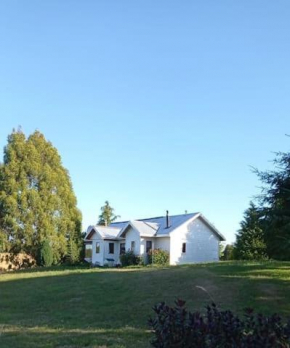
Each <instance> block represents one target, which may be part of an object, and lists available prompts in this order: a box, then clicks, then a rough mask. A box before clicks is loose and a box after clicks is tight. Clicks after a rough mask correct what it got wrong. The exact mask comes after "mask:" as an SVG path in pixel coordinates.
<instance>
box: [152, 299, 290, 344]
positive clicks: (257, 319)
mask: <svg viewBox="0 0 290 348" xmlns="http://www.w3.org/2000/svg"><path fill="white" fill-rule="evenodd" d="M153 310H154V312H155V314H156V317H155V318H154V319H152V318H150V319H149V325H150V328H151V329H153V330H154V336H155V337H154V339H153V341H152V346H153V347H156V348H187V347H188V348H193V347H197V348H199V347H203V348H216V347H223V348H232V347H236V348H266V347H269V348H286V347H289V346H290V320H289V321H288V323H286V324H284V323H283V322H282V319H281V318H280V317H279V316H278V315H277V314H273V315H272V316H269V317H266V316H264V315H261V314H258V315H254V312H253V310H251V309H247V310H246V311H245V315H244V318H243V319H240V318H239V317H238V316H236V315H234V314H233V313H232V312H231V311H220V310H219V309H218V308H217V307H216V305H215V304H214V303H213V304H212V305H210V306H207V310H206V313H205V315H202V314H201V313H200V312H193V313H191V312H189V311H187V310H186V308H185V302H184V301H182V300H177V301H176V302H175V307H174V308H172V307H169V306H167V305H166V304H165V303H164V302H162V303H160V304H158V305H156V306H155V307H154V308H153Z"/></svg>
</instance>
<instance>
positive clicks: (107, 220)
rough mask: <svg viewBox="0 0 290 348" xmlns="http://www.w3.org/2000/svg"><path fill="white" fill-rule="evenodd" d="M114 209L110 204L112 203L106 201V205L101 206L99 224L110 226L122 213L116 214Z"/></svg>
mask: <svg viewBox="0 0 290 348" xmlns="http://www.w3.org/2000/svg"><path fill="white" fill-rule="evenodd" d="M114 210H115V209H114V208H112V207H111V206H110V203H109V202H108V201H105V205H104V206H102V207H101V214H100V215H99V221H98V225H104V226H109V225H110V224H111V223H112V222H114V221H115V220H116V219H118V218H119V217H120V215H115V213H114Z"/></svg>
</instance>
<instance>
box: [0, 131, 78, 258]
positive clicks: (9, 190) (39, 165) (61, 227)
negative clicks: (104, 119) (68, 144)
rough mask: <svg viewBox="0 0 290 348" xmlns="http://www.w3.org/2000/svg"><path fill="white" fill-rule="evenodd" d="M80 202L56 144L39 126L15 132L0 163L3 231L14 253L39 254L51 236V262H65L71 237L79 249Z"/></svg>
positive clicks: (0, 205) (0, 200)
mask: <svg viewBox="0 0 290 348" xmlns="http://www.w3.org/2000/svg"><path fill="white" fill-rule="evenodd" d="M76 205H77V201H76V197H75V195H74V193H73V189H72V184H71V180H70V177H69V174H68V171H67V170H66V169H65V168H64V167H63V165H62V163H61V158H60V156H59V154H58V152H57V150H56V149H55V148H54V147H53V146H52V144H51V143H50V142H49V141H47V140H46V139H45V138H44V136H43V135H42V134H41V133H40V132H38V131H35V132H34V133H33V134H31V135H30V136H29V137H28V138H26V137H25V135H24V133H23V132H22V131H21V130H18V131H13V132H12V134H10V135H9V136H8V143H7V145H6V147H5V149H4V163H3V165H2V166H1V167H0V231H1V232H0V233H1V234H4V235H5V236H6V240H7V241H9V244H10V245H9V247H10V250H11V252H13V253H15V254H17V253H19V252H25V253H28V254H30V255H32V256H34V257H37V256H38V255H39V248H40V247H41V245H42V243H43V242H44V241H45V240H49V241H50V246H51V248H52V252H53V263H55V264H56V263H59V262H61V261H63V260H64V259H65V257H66V256H67V255H68V253H69V248H68V242H69V241H70V242H71V243H73V244H74V250H75V249H78V248H79V244H80V240H81V214H80V211H79V210H78V209H77V206H76ZM74 255H76V253H75V254H74Z"/></svg>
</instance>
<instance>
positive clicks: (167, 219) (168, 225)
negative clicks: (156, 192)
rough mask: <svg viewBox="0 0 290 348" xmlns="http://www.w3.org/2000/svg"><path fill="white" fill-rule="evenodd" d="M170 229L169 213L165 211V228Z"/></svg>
mask: <svg viewBox="0 0 290 348" xmlns="http://www.w3.org/2000/svg"><path fill="white" fill-rule="evenodd" d="M169 227H170V223H169V211H168V210H166V228H169Z"/></svg>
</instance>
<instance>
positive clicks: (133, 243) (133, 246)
mask: <svg viewBox="0 0 290 348" xmlns="http://www.w3.org/2000/svg"><path fill="white" fill-rule="evenodd" d="M135 247H136V242H135V241H134V240H131V251H133V253H134V252H135Z"/></svg>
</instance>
